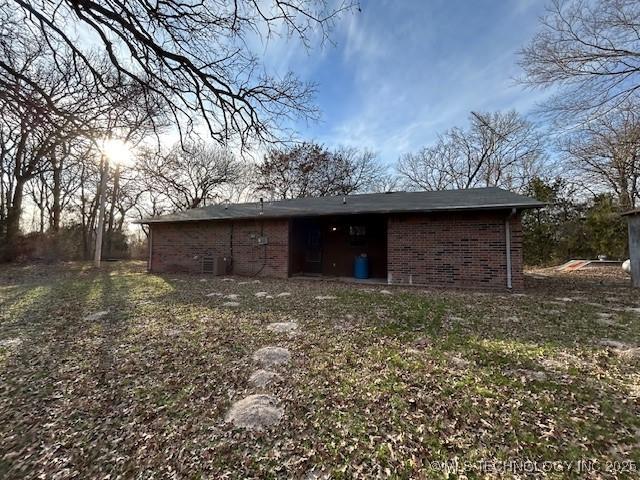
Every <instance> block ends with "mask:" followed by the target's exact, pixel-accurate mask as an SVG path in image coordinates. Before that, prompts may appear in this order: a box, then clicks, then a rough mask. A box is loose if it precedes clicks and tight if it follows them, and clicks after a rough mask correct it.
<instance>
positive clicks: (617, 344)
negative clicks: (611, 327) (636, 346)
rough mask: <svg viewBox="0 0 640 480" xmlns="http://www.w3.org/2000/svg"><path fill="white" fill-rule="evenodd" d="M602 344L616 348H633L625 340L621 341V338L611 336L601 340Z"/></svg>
mask: <svg viewBox="0 0 640 480" xmlns="http://www.w3.org/2000/svg"><path fill="white" fill-rule="evenodd" d="M600 345H602V346H603V347H609V348H613V349H615V350H626V349H628V348H631V345H629V344H628V343H625V342H621V341H620V340H611V339H609V338H604V339H602V340H600Z"/></svg>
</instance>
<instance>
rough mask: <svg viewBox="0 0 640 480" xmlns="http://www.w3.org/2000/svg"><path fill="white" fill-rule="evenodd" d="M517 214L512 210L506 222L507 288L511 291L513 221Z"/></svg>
mask: <svg viewBox="0 0 640 480" xmlns="http://www.w3.org/2000/svg"><path fill="white" fill-rule="evenodd" d="M516 213H517V210H516V209H515V208H512V209H511V212H509V215H507V218H506V219H505V221H504V240H505V242H504V243H505V247H506V251H505V253H506V256H507V288H508V289H509V290H511V289H512V288H513V284H512V272H511V219H512V218H513V217H515V216H516Z"/></svg>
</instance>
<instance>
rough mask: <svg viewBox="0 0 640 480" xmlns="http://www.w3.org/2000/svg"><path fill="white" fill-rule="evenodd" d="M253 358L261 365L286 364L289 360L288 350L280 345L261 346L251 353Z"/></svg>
mask: <svg viewBox="0 0 640 480" xmlns="http://www.w3.org/2000/svg"><path fill="white" fill-rule="evenodd" d="M253 359H254V360H255V361H256V362H260V363H262V364H263V365H266V366H270V367H277V366H278V365H286V364H287V363H289V360H291V354H290V353H289V350H287V349H286V348H282V347H263V348H261V349H260V350H258V351H256V352H255V353H254V354H253Z"/></svg>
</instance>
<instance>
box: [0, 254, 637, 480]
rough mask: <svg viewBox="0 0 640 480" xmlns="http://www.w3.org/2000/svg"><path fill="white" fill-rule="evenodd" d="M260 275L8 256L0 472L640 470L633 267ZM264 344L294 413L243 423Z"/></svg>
mask: <svg viewBox="0 0 640 480" xmlns="http://www.w3.org/2000/svg"><path fill="white" fill-rule="evenodd" d="M243 280H245V279H240V278H236V279H235V281H223V280H222V279H219V278H211V277H206V278H205V277H200V276H187V275H160V276H158V275H150V274H146V273H145V272H144V265H143V264H141V263H134V262H131V263H114V264H108V265H106V266H105V269H104V270H103V271H100V272H98V271H95V270H93V269H91V268H90V267H89V266H87V265H83V264H69V265H63V266H42V265H36V266H28V267H25V266H12V267H7V266H1V267H0V477H2V478H46V479H49V478H116V477H120V478H131V477H140V478H215V479H218V478H300V479H304V478H309V479H313V478H362V477H366V478H380V477H382V478H444V477H445V476H446V475H447V473H451V472H452V471H453V473H454V475H453V476H454V477H456V475H458V477H461V476H464V475H466V476H467V477H469V478H477V477H484V476H489V477H493V478H496V477H498V478H512V477H530V476H534V475H538V476H547V477H549V478H567V477H575V478H583V477H585V476H589V477H590V478H598V477H602V478H631V477H635V476H637V475H638V473H637V472H630V471H628V470H629V469H633V468H640V360H639V359H638V356H637V355H636V353H637V351H635V350H633V349H632V347H634V346H638V345H640V308H639V307H640V295H639V294H638V292H637V291H635V292H634V291H633V290H632V289H630V288H628V287H627V286H625V284H624V283H622V282H621V281H617V280H616V279H609V278H607V279H606V280H605V281H604V282H602V281H601V280H600V279H599V278H598V277H596V276H594V277H588V278H581V277H578V276H577V275H574V276H567V277H562V278H559V277H553V276H549V277H544V278H543V277H540V276H535V277H529V278H528V280H527V281H528V289H527V291H526V295H509V294H506V293H505V294H502V295H500V294H482V293H474V292H466V293H461V292H441V291H426V290H424V289H420V288H413V289H398V288H389V290H390V292H391V294H388V293H381V292H380V289H381V288H386V287H376V288H373V287H371V286H356V285H343V284H337V283H326V282H295V281H289V282H286V281H276V280H262V282H261V283H244V282H243V284H239V283H240V282H242V281H243ZM261 291H263V292H268V294H270V295H274V296H275V295H276V294H278V293H282V292H290V293H291V295H290V296H282V297H275V298H265V297H261V298H258V297H256V296H255V295H254V294H255V293H256V292H261ZM212 292H214V293H215V292H218V293H222V294H229V293H235V294H239V298H238V299H237V300H236V301H237V302H239V303H240V305H239V306H236V307H229V306H223V303H225V302H226V301H227V299H225V298H224V297H221V296H207V294H209V293H212ZM316 296H333V297H335V298H329V299H316V298H315V297H316ZM99 312H103V314H102V316H101V315H96V313H99ZM104 312H107V313H104ZM290 321H294V322H297V324H298V330H297V332H296V333H295V334H286V333H276V332H272V331H270V330H269V329H267V328H266V327H267V325H268V324H270V323H273V322H290ZM603 341H604V343H603ZM615 341H617V342H622V343H620V344H617V343H616V342H615ZM265 346H282V347H285V348H287V349H289V351H290V352H291V362H290V363H289V364H288V365H286V366H284V367H280V368H279V373H280V375H281V376H282V381H281V382H279V383H277V384H275V385H272V386H268V387H266V388H265V389H264V391H268V392H269V393H270V394H272V395H275V396H276V397H277V398H279V400H280V405H281V406H282V407H283V408H284V415H283V417H282V420H281V421H280V423H278V424H277V425H276V426H274V427H271V428H268V429H266V430H263V431H259V432H249V431H246V430H243V429H238V428H234V427H233V425H231V424H229V423H226V422H225V416H226V414H227V412H228V410H229V408H230V406H231V404H232V403H233V402H235V401H237V400H239V399H241V398H243V397H245V396H247V395H249V394H252V393H259V392H260V390H259V389H254V388H250V387H249V386H248V382H247V379H248V377H249V376H250V375H251V373H252V372H253V371H254V370H255V369H256V365H255V363H254V361H253V360H252V354H253V352H255V351H256V350H258V349H259V348H261V347H265ZM526 461H529V463H525V462H526ZM544 461H548V462H555V463H546V464H545V463H543V462H544ZM533 462H536V463H533ZM560 462H566V463H562V464H561V463H560ZM579 462H582V463H579ZM445 467H448V469H449V471H448V472H447V468H445ZM532 468H535V469H538V471H537V473H535V474H532V473H531V472H530V470H531V469H532ZM543 468H544V469H547V470H548V471H546V472H544V473H541V472H540V471H541V469H543ZM580 468H582V469H583V470H582V471H580V470H579V469H580ZM561 469H563V470H564V471H560V470H561ZM588 469H591V471H590V472H588V473H589V474H588V475H587V473H586V470H588Z"/></svg>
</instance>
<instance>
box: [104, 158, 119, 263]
mask: <svg viewBox="0 0 640 480" xmlns="http://www.w3.org/2000/svg"><path fill="white" fill-rule="evenodd" d="M119 189H120V164H116V171H115V173H114V176H113V190H112V192H111V205H110V206H109V227H108V230H107V257H111V249H112V247H113V224H114V218H113V216H114V215H115V211H116V199H117V198H118V193H119V192H118V190H119Z"/></svg>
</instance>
